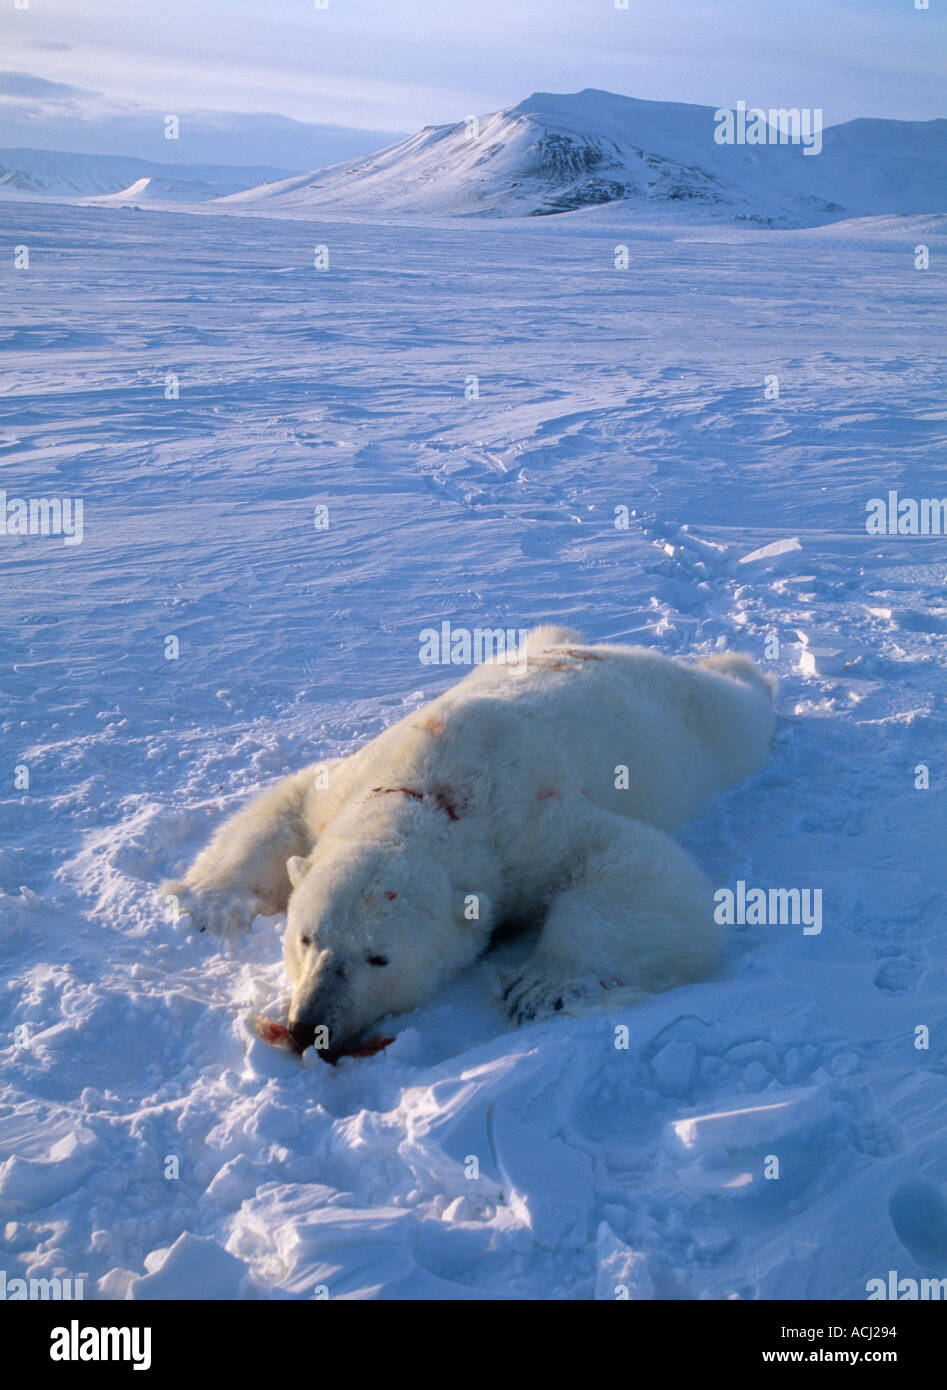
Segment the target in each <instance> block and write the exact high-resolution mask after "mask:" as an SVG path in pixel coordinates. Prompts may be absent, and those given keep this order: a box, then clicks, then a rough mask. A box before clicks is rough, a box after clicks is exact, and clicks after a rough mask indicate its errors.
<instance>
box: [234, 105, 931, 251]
mask: <svg viewBox="0 0 947 1390" xmlns="http://www.w3.org/2000/svg"><path fill="white" fill-rule="evenodd" d="M714 131H715V121H714V108H712V107H707V106H691V105H685V104H682V103H677V102H657V101H639V100H636V99H634V98H632V97H624V96H616V95H614V94H613V93H611V92H603V91H596V90H593V89H588V90H586V91H583V92H577V93H574V94H572V95H557V94H554V93H546V92H538V93H534V95H533V96H531V97H528V98H527V99H526V100H525V101H521V102H519V103H518V104H517V105H515V106H510V107H507V108H506V109H505V110H503V111H498V112H496V113H494V114H492V115H488V116H483V117H480V118H479V119H478V120H477V122H476V123H471V122H469V121H461V122H459V123H458V124H454V125H443V126H428V127H426V128H425V129H424V130H421V131H419V132H418V133H417V134H415V135H411V136H409V137H408V138H407V139H405V140H401V141H400V142H399V143H397V144H395V145H392V146H390V147H389V148H388V149H385V150H382V151H380V152H378V153H376V154H372V155H368V156H365V157H361V158H359V159H356V160H350V161H347V162H345V163H342V164H337V165H334V166H333V167H331V168H328V169H322V170H316V171H314V172H312V173H308V174H303V175H298V176H295V177H292V178H288V179H283V180H279V181H276V182H271V183H267V184H265V185H263V186H262V187H259V188H254V189H250V190H248V191H243V192H239V193H235V194H233V195H230V196H228V197H226V198H225V199H224V200H223V202H222V204H221V206H222V207H226V208H231V209H233V210H234V211H237V210H240V209H245V210H247V211H254V210H259V211H264V210H265V211H266V212H267V213H270V214H278V213H286V214H288V215H306V214H310V213H312V212H318V211H323V210H324V211H329V210H336V211H339V212H347V211H351V212H375V213H390V214H437V215H443V214H460V215H467V216H470V215H488V216H494V217H503V216H541V215H548V214H552V213H559V212H567V211H570V210H572V209H575V208H581V207H588V206H592V205H595V204H601V203H626V204H633V205H637V206H659V205H662V204H663V205H667V206H669V207H673V206H675V205H677V206H692V207H695V208H701V209H704V210H706V211H708V212H715V213H717V214H720V215H723V216H726V217H728V218H733V219H738V220H747V221H752V222H757V223H763V224H769V225H784V226H800V225H811V224H817V223H820V222H826V221H831V220H833V219H834V218H841V217H852V216H862V215H872V214H884V213H908V214H910V213H928V212H940V211H944V210H945V209H947V121H944V120H937V121H924V122H921V121H889V120H856V121H849V122H848V123H847V124H845V125H840V126H834V127H829V128H827V129H826V130H825V131H824V133H823V148H822V151H821V153H818V154H805V153H804V152H803V150H802V148H801V147H800V146H799V145H790V144H766V145H747V144H743V145H720V144H717V143H716V142H715V140H714Z"/></svg>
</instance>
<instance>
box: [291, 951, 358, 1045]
mask: <svg viewBox="0 0 947 1390" xmlns="http://www.w3.org/2000/svg"><path fill="white" fill-rule="evenodd" d="M351 1008H352V998H351V991H350V989H349V986H348V982H347V975H346V970H345V966H344V965H343V964H342V963H341V962H339V963H333V962H331V961H329V962H326V963H325V964H324V965H323V967H322V969H320V971H319V974H318V977H317V978H316V979H312V978H310V979H308V980H305V981H303V982H301V983H300V984H299V985H298V986H297V988H296V992H295V993H294V995H293V1000H292V1003H291V1004H290V1007H289V1031H290V1033H292V1035H293V1039H294V1040H295V1042H296V1043H297V1044H298V1045H299V1047H300V1048H302V1049H305V1048H307V1047H312V1046H313V1044H314V1042H315V1041H316V1030H317V1029H325V1031H326V1032H327V1033H328V1046H326V1047H320V1049H319V1051H320V1053H321V1054H322V1055H324V1056H327V1057H330V1058H331V1056H332V1054H334V1053H337V1052H338V1051H339V1050H340V1049H341V1048H342V1047H344V1046H346V1045H347V1043H348V1041H349V1039H348V1038H347V1037H346V1036H345V1033H346V1032H347V1031H348V1030H347V1029H345V1027H344V1020H345V1019H346V1017H347V1016H349V1015H350V1014H351ZM323 1036H324V1035H323Z"/></svg>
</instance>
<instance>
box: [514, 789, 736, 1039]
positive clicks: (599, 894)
mask: <svg viewBox="0 0 947 1390" xmlns="http://www.w3.org/2000/svg"><path fill="white" fill-rule="evenodd" d="M721 944H722V934H721V932H720V929H719V927H717V926H716V924H715V922H714V917H713V890H712V889H711V886H710V884H709V883H708V882H707V880H706V879H705V877H704V875H703V874H702V873H701V871H700V869H699V868H698V867H697V865H696V864H695V863H694V861H693V860H692V859H691V857H690V856H689V855H688V854H686V853H685V852H684V850H682V849H681V847H680V845H678V844H677V843H676V842H675V841H674V840H672V839H671V838H670V836H669V835H666V834H664V832H663V831H661V830H656V829H655V828H654V827H653V826H650V825H644V824H642V823H641V822H640V821H632V820H624V819H623V818H621V817H618V816H611V815H609V814H608V813H602V815H601V816H596V817H595V818H594V819H593V820H591V821H589V822H586V823H584V824H583V823H580V824H579V825H577V826H576V829H575V841H574V857H573V858H572V860H571V865H570V868H569V870H568V871H567V873H566V875H565V877H564V879H563V881H562V882H561V885H560V886H559V887H558V888H557V889H556V891H555V892H554V893H553V894H552V896H551V897H550V903H549V909H548V912H547V914H546V919H545V924H544V926H543V930H542V933H541V936H540V939H539V942H538V944H537V946H536V949H535V950H534V951H533V953H532V955H531V956H529V958H528V959H527V960H526V961H524V963H523V964H522V965H521V966H519V967H517V968H516V969H514V970H512V971H509V972H507V973H506V974H505V975H504V976H503V977H502V978H501V980H500V987H499V1001H500V1007H501V1008H502V1009H503V1010H504V1011H505V1012H506V1013H507V1015H508V1016H509V1018H510V1019H511V1020H512V1021H513V1022H514V1023H526V1022H529V1021H531V1020H533V1019H541V1018H548V1017H550V1016H552V1015H553V1014H555V1013H558V1012H560V1011H561V1010H563V1009H568V1007H569V1006H570V1005H571V1004H575V1003H576V1002H577V1001H580V1000H582V999H584V998H591V997H600V996H601V994H602V991H603V989H606V988H608V987H609V986H610V985H612V984H620V985H625V986H630V987H632V988H637V989H639V990H640V991H641V992H642V994H656V993H660V992H661V991H663V990H666V989H672V988H673V987H675V986H676V985H681V984H687V983H690V982H692V981H694V980H701V979H705V978H706V977H707V976H708V975H710V974H711V973H712V972H713V970H714V969H715V967H716V965H717V963H718V960H719V956H720V949H721Z"/></svg>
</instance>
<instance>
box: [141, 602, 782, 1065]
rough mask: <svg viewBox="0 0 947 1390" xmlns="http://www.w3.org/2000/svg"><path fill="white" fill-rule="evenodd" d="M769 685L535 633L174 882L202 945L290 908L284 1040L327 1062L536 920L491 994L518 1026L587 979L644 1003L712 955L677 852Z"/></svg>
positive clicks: (710, 930) (728, 666) (744, 738)
mask: <svg viewBox="0 0 947 1390" xmlns="http://www.w3.org/2000/svg"><path fill="white" fill-rule="evenodd" d="M773 722H774V716H773V687H772V685H771V683H770V682H769V681H768V680H767V679H766V678H764V677H763V676H762V675H761V673H760V671H759V670H758V669H757V667H756V666H755V665H754V663H753V661H752V660H751V659H750V658H749V657H747V656H743V655H739V654H735V653H728V652H723V653H718V654H716V655H713V656H709V657H707V658H705V659H704V660H702V661H699V662H697V663H694V664H692V663H685V662H682V661H678V660H674V659H671V658H670V657H667V656H665V655H663V654H661V653H660V652H657V651H653V650H650V649H647V648H642V647H626V646H618V645H598V646H590V645H586V644H585V643H584V642H583V640H582V638H581V637H580V636H579V635H578V634H577V633H575V632H572V631H570V630H568V629H566V628H559V627H540V628H538V629H536V630H535V631H533V632H532V633H531V634H529V636H528V638H527V643H526V649H525V652H524V653H521V654H520V656H519V659H518V662H517V665H515V666H514V665H513V664H512V663H509V662H508V663H503V662H499V661H493V662H486V663H484V664H483V665H480V666H476V667H474V668H473V669H472V670H471V671H470V673H469V674H468V675H467V676H466V677H465V679H463V680H461V681H460V682H459V683H458V684H457V685H455V686H453V687H452V688H451V689H449V690H447V691H446V692H445V693H444V694H443V695H440V696H439V697H438V698H437V699H435V700H433V701H431V703H430V704H427V705H425V706H424V707H423V708H421V709H419V710H417V711H416V712H415V713H414V714H410V715H408V716H407V717H406V718H404V719H402V720H401V721H400V722H399V723H397V724H395V725H393V726H392V727H391V728H389V729H386V730H385V731H384V732H383V733H381V734H379V735H378V737H377V738H374V739H372V740H371V742H370V743H368V744H366V745H365V746H364V747H363V748H361V749H360V750H359V751H357V752H356V753H353V754H352V755H351V756H350V757H347V758H340V759H336V760H334V761H332V762H327V763H321V764H315V765H313V766H312V767H308V768H305V769H303V771H301V772H298V773H296V774H295V775H293V776H291V777H287V778H286V779H285V780H283V781H281V782H279V783H277V784H276V785H275V786H274V787H272V788H271V789H270V790H269V791H267V792H265V793H264V794H263V795H262V796H260V797H258V798H257V799H256V800H254V801H252V802H251V803H250V805H249V806H247V807H246V808H245V809H244V810H242V811H241V812H240V813H239V814H237V815H236V816H234V817H233V818H232V819H231V820H229V821H227V822H226V823H225V824H224V825H222V826H221V828H220V829H219V830H218V831H217V833H216V834H215V835H214V837H213V839H212V840H211V842H210V844H209V846H208V847H207V848H206V849H205V850H204V851H203V853H201V854H199V855H198V857H197V859H196V860H195V861H194V863H193V865H192V866H191V868H190V869H189V870H188V872H187V873H186V875H185V877H184V879H183V880H182V881H181V882H179V883H166V884H164V885H163V888H162V892H164V893H165V894H173V895H174V896H175V898H176V899H177V904H178V910H179V911H181V912H187V913H189V914H190V916H191V919H192V921H193V922H194V923H195V924H197V925H198V926H200V927H201V928H204V927H207V926H220V927H240V926H249V924H250V922H251V921H252V919H253V917H254V916H255V915H256V914H258V913H259V914H263V915H271V914H274V913H278V912H283V911H287V912H288V916H287V925H286V934H285V943H284V956H285V963H286V968H287V971H288V974H289V977H290V980H291V981H292V983H293V987H294V992H293V997H292V1004H291V1007H290V1015H289V1027H290V1031H291V1033H292V1035H293V1038H294V1039H295V1041H296V1045H297V1046H298V1047H299V1048H300V1049H302V1048H304V1047H306V1046H309V1045H311V1044H312V1043H313V1042H314V1041H315V1040H317V1034H316V1029H317V1028H321V1029H324V1030H327V1032H325V1031H320V1033H319V1035H318V1041H319V1047H320V1051H321V1052H322V1053H323V1055H325V1056H327V1057H328V1058H329V1059H330V1060H331V1059H332V1058H333V1057H334V1056H336V1055H338V1054H339V1053H341V1052H343V1051H345V1050H347V1049H349V1048H350V1047H352V1046H353V1045H354V1044H355V1043H356V1042H357V1040H358V1038H359V1037H360V1035H361V1034H363V1033H364V1031H365V1030H366V1029H367V1028H368V1027H369V1026H370V1025H372V1024H373V1023H375V1022H377V1021H378V1020H379V1019H380V1018H382V1017H383V1016H385V1015H386V1014H397V1013H403V1012H405V1011H407V1010H409V1009H412V1008H415V1007H416V1006H418V1005H419V1004H421V1003H423V1002H424V1001H425V1000H427V999H428V998H430V996H431V995H432V994H433V993H434V992H435V991H436V990H437V989H438V987H439V986H440V985H442V984H443V983H444V982H445V981H446V980H447V979H449V978H450V977H451V976H453V975H456V974H457V972H458V971H461V970H463V969H464V968H465V967H466V966H468V965H470V964H471V963H472V962H473V961H474V960H475V959H476V958H477V957H478V956H479V955H481V953H482V952H483V951H484V950H485V949H486V947H487V946H488V944H489V942H490V938H491V934H492V932H493V931H494V929H495V928H497V927H498V926H501V925H508V924H510V923H516V924H523V925H526V924H536V925H539V926H540V931H539V935H538V940H537V943H536V946H535V949H533V951H532V953H531V955H529V957H528V959H527V960H526V961H525V962H524V963H523V964H521V965H519V966H518V967H517V968H516V969H514V970H512V971H510V972H508V973H507V974H506V975H505V976H501V978H500V982H499V986H498V995H499V1002H500V1004H501V1007H502V1008H503V1009H504V1010H505V1011H506V1013H507V1014H508V1016H509V1017H510V1019H512V1020H513V1021H514V1022H517V1023H522V1022H525V1021H527V1020H530V1019H542V1018H546V1017H548V1016H550V1015H553V1014H555V1013H556V1012H558V1011H560V1010H562V1009H563V1008H567V1009H571V1008H572V1007H573V1006H575V1005H576V1004H577V1003H579V1004H581V1001H582V1000H584V999H586V998H588V996H590V995H598V996H601V991H602V986H603V983H606V984H610V983H612V982H618V983H621V984H623V985H625V986H628V987H631V989H632V991H638V992H640V993H642V994H644V993H649V992H656V991H661V990H666V989H669V988H671V987H673V986H675V985H678V984H682V983H685V982H689V981H695V980H699V979H702V978H705V977H706V976H707V975H708V974H709V973H711V972H712V971H713V969H714V967H715V965H716V963H717V961H718V956H719V950H720V945H721V941H720V933H719V929H718V928H716V927H715V925H714V920H713V900H712V891H711V888H710V886H709V884H708V883H707V881H706V880H705V878H704V876H703V874H702V873H701V871H700V870H699V869H698V867H697V866H696V864H695V863H694V862H693V860H692V859H691V858H690V857H689V856H688V855H687V854H685V852H684V851H683V850H682V849H681V848H680V847H679V846H678V845H677V844H676V843H675V841H674V840H673V839H671V838H670V836H669V834H668V832H669V831H672V830H674V829H675V828H676V827H678V826H680V825H681V824H682V823H683V822H684V821H685V820H687V818H688V817H689V816H690V815H692V814H693V813H694V812H695V811H696V810H697V809H698V808H699V807H700V806H701V805H703V803H704V802H705V801H706V800H707V799H708V798H709V797H711V796H713V795H714V794H715V793H716V792H719V791H721V790H722V789H723V788H725V787H729V786H732V785H733V784H734V783H737V782H739V781H741V780H742V779H744V778H745V777H747V776H748V775H749V774H750V773H752V772H754V771H755V770H756V769H757V768H758V767H759V766H760V765H761V763H762V762H763V760H764V759H765V757H766V754H767V749H768V746H769V743H770V739H771V736H772V731H773Z"/></svg>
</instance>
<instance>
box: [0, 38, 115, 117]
mask: <svg viewBox="0 0 947 1390" xmlns="http://www.w3.org/2000/svg"><path fill="white" fill-rule="evenodd" d="M62 47H66V45H65V44H64V45H62ZM99 95H100V93H99V92H93V91H90V90H89V89H88V88H87V87H73V86H71V85H70V83H68V82H50V81H48V80H47V79H46V78H45V77H37V76H36V74H35V73H32V72H0V96H5V97H23V98H28V97H36V98H39V99H40V100H42V101H44V102H57V101H62V102H70V103H71V102H72V101H74V100H75V99H76V98H77V97H97V96H99Z"/></svg>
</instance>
